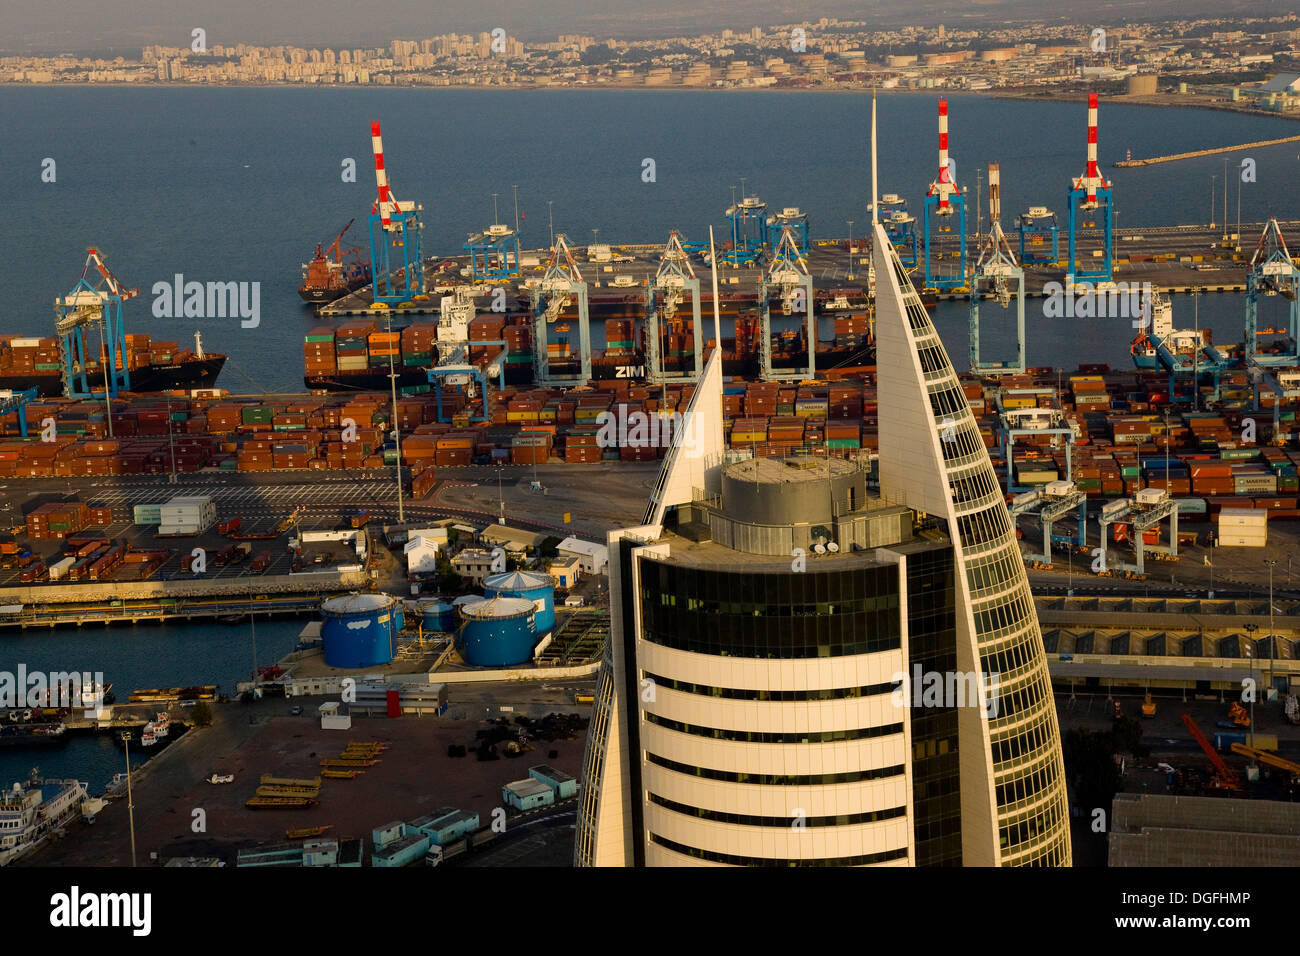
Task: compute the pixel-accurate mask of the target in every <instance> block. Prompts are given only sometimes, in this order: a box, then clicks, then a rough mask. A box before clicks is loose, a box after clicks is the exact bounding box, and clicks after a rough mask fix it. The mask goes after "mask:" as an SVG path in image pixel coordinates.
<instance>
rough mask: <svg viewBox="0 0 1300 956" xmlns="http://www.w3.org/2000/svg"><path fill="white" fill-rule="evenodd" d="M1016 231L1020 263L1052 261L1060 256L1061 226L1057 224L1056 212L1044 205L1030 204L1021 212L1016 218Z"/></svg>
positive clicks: (1055, 260)
mask: <svg viewBox="0 0 1300 956" xmlns="http://www.w3.org/2000/svg"><path fill="white" fill-rule="evenodd" d="M1016 231H1017V232H1019V233H1020V262H1021V264H1023V265H1030V264H1035V265H1037V264H1044V263H1049V262H1052V263H1054V262H1057V261H1058V260H1059V259H1060V258H1061V227H1060V226H1059V225H1057V222H1056V213H1054V212H1052V210H1050V209H1048V208H1047V207H1046V206H1030V207H1029V210H1028V211H1027V212H1023V213H1021V214H1020V215H1019V217H1017V219H1016ZM1049 240H1050V242H1051V251H1050V252H1048V250H1047V244H1048V241H1049ZM1039 247H1042V248H1039Z"/></svg>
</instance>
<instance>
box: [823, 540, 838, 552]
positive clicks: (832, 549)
mask: <svg viewBox="0 0 1300 956" xmlns="http://www.w3.org/2000/svg"><path fill="white" fill-rule="evenodd" d="M826 550H827V551H829V552H830V553H831V554H839V553H840V546H839V545H838V544H836V543H835V542H834V541H832V542H830V544H828V545H826Z"/></svg>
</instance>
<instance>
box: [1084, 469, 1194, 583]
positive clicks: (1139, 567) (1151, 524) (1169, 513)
mask: <svg viewBox="0 0 1300 956" xmlns="http://www.w3.org/2000/svg"><path fill="white" fill-rule="evenodd" d="M1166 519H1167V520H1168V521H1169V547H1168V549H1167V551H1166V549H1165V548H1164V547H1162V546H1157V545H1148V544H1146V542H1145V540H1144V535H1145V533H1146V532H1147V531H1149V530H1150V529H1152V528H1155V527H1158V526H1159V524H1160V522H1162V521H1165V520H1166ZM1126 522H1131V523H1132V533H1131V534H1130V536H1129V537H1130V540H1131V542H1132V544H1133V550H1134V552H1135V553H1136V555H1137V564H1128V563H1127V562H1123V561H1120V560H1118V559H1116V560H1114V561H1111V560H1110V558H1109V556H1108V554H1107V547H1106V545H1107V541H1106V537H1107V536H1106V529H1107V528H1109V527H1110V526H1111V525H1115V524H1123V523H1126ZM1097 524H1098V526H1099V527H1100V529H1101V570H1103V571H1106V572H1111V571H1133V572H1135V573H1137V574H1140V575H1141V574H1146V559H1145V554H1146V552H1147V551H1157V552H1159V553H1168V555H1169V557H1170V558H1177V557H1178V502H1177V500H1175V499H1173V498H1170V497H1169V495H1168V494H1167V493H1166V492H1165V491H1164V490H1163V489H1161V488H1143V489H1142V490H1141V491H1139V492H1138V493H1137V494H1136V495H1135V496H1134V497H1133V498H1131V499H1130V498H1121V499H1119V500H1118V501H1111V502H1108V503H1107V504H1106V505H1105V506H1103V507H1102V509H1101V514H1100V515H1099V516H1098V518H1097Z"/></svg>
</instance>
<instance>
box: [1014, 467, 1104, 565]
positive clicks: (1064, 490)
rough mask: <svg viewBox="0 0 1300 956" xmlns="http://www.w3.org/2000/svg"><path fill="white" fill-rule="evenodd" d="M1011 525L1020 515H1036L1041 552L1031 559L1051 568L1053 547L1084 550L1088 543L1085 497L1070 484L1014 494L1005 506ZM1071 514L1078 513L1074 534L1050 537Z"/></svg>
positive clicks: (1056, 484) (1086, 498) (1086, 503)
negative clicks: (1040, 533) (1041, 545)
mask: <svg viewBox="0 0 1300 956" xmlns="http://www.w3.org/2000/svg"><path fill="white" fill-rule="evenodd" d="M1007 510H1008V512H1009V513H1010V515H1011V522H1012V524H1015V523H1016V519H1018V518H1019V517H1020V516H1021V515H1024V514H1031V513H1033V512H1035V511H1037V513H1038V520H1039V523H1040V524H1041V525H1042V529H1043V553H1042V554H1041V555H1035V556H1034V557H1035V558H1036V559H1037V560H1039V561H1041V562H1042V563H1043V564H1045V565H1047V566H1048V567H1051V564H1052V545H1053V544H1068V545H1073V546H1075V547H1078V548H1084V547H1086V546H1087V544H1088V496H1087V495H1086V494H1084V493H1083V492H1082V491H1079V490H1078V488H1076V487H1075V485H1074V482H1073V481H1051V482H1048V483H1047V484H1046V485H1045V486H1044V487H1042V488H1034V489H1032V490H1030V491H1025V492H1022V493H1021V494H1018V495H1016V496H1015V497H1014V498H1013V499H1012V500H1011V504H1010V505H1008V507H1007ZM1071 511H1075V512H1077V518H1078V522H1079V523H1078V528H1077V529H1076V531H1075V533H1074V534H1073V535H1053V534H1052V527H1053V525H1055V524H1056V522H1058V521H1060V520H1061V519H1062V518H1064V517H1065V516H1066V515H1068V514H1069V513H1070V512H1071Z"/></svg>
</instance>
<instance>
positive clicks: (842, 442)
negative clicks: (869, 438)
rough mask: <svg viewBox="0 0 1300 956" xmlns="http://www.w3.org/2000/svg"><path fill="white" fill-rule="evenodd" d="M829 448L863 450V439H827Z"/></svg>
mask: <svg viewBox="0 0 1300 956" xmlns="http://www.w3.org/2000/svg"><path fill="white" fill-rule="evenodd" d="M826 447H827V448H861V447H862V439H860V438H828V439H826Z"/></svg>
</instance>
